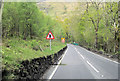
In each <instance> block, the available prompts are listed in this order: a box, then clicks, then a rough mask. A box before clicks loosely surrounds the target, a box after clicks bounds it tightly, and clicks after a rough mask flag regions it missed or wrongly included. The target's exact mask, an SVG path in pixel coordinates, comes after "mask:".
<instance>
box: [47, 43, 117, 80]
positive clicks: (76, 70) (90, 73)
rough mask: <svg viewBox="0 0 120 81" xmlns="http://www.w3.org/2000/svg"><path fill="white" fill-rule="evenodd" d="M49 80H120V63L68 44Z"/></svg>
mask: <svg viewBox="0 0 120 81" xmlns="http://www.w3.org/2000/svg"><path fill="white" fill-rule="evenodd" d="M59 64H60V65H57V66H54V70H53V71H51V72H50V76H49V79H118V63H117V62H115V61H112V60H109V59H107V58H105V57H102V56H100V55H97V54H94V53H93V52H90V51H88V50H86V49H84V48H82V47H80V46H75V45H71V44H68V48H67V50H66V52H65V54H64V55H63V57H62V59H61V60H60V62H59Z"/></svg>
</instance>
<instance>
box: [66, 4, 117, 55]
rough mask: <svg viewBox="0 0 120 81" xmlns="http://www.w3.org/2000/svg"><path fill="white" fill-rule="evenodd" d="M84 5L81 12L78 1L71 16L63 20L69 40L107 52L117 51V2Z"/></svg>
mask: <svg viewBox="0 0 120 81" xmlns="http://www.w3.org/2000/svg"><path fill="white" fill-rule="evenodd" d="M85 5H86V8H85V10H84V11H82V12H81V9H80V8H81V7H80V6H81V3H80V5H79V6H78V7H77V8H76V11H75V12H74V13H73V16H71V17H69V18H67V19H66V21H65V22H66V27H67V28H68V30H69V32H70V33H69V34H68V35H70V36H71V40H72V41H75V42H78V43H79V44H80V45H83V46H87V47H91V48H94V49H98V50H101V51H104V52H107V53H118V41H119V40H118V34H117V32H118V4H117V3H99V2H91V3H86V4H85ZM78 13H79V14H78Z"/></svg>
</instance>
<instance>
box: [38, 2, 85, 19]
mask: <svg viewBox="0 0 120 81" xmlns="http://www.w3.org/2000/svg"><path fill="white" fill-rule="evenodd" d="M84 4H85V3H72V2H43V3H37V5H38V7H39V8H40V10H42V11H44V12H45V13H47V14H48V15H50V16H52V17H53V18H55V17H60V18H61V19H64V18H66V17H69V16H71V15H73V12H77V11H78V10H77V7H78V6H79V7H80V8H79V10H81V11H82V10H85V5H84Z"/></svg>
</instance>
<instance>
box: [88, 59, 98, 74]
mask: <svg viewBox="0 0 120 81" xmlns="http://www.w3.org/2000/svg"><path fill="white" fill-rule="evenodd" d="M87 63H88V64H89V65H90V66H91V67H92V68H93V69H94V70H95V71H96V72H97V73H99V71H98V70H97V69H96V68H95V67H94V66H93V65H92V64H91V63H90V62H88V61H87Z"/></svg>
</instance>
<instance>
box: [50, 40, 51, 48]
mask: <svg viewBox="0 0 120 81" xmlns="http://www.w3.org/2000/svg"><path fill="white" fill-rule="evenodd" d="M50 50H51V39H50Z"/></svg>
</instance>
